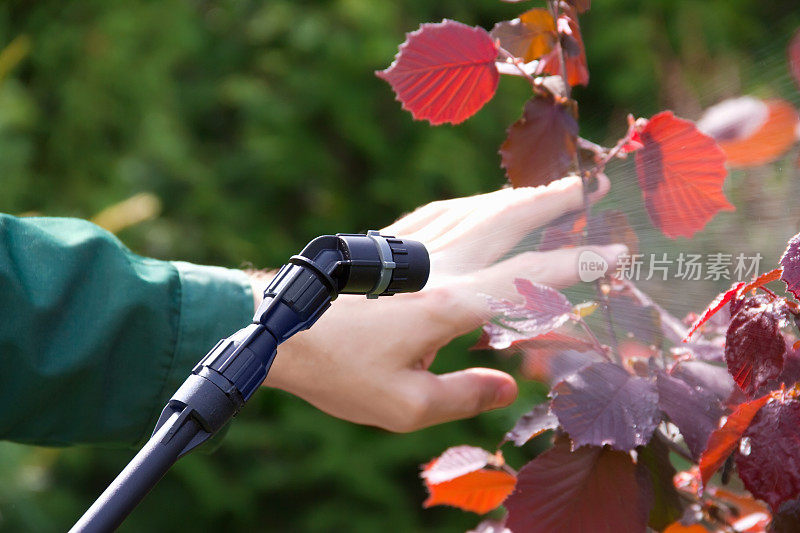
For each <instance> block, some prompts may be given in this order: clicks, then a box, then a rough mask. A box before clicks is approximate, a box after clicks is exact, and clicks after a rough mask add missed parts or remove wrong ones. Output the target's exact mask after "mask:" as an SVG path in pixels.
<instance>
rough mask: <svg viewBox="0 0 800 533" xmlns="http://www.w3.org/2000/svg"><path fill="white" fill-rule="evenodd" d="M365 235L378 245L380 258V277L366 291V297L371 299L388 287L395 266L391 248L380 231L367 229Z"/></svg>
mask: <svg viewBox="0 0 800 533" xmlns="http://www.w3.org/2000/svg"><path fill="white" fill-rule="evenodd" d="M367 236H368V237H370V238H371V239H372V240H373V241H375V244H376V245H377V246H378V256H379V257H380V258H381V277H380V279H378V283H376V284H375V286H374V287H373V288H372V290H370V291H369V292H368V293H367V298H369V299H373V298H377V297H378V295H380V294H382V293H383V291H385V290H386V289H387V288H388V287H389V283H391V282H392V270H394V269H395V267H396V266H397V265H396V264H395V262H394V261H392V259H394V257H393V256H392V249H391V247H390V246H389V243H388V242H386V239H385V238H384V237H383V236H382V235H381V232H380V231H376V230H374V229H373V230H369V231H368V232H367Z"/></svg>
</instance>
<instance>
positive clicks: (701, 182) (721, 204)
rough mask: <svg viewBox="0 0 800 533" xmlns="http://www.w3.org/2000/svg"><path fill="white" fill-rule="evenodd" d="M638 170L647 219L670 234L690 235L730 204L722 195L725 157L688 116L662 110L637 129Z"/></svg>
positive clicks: (677, 235) (729, 208) (673, 235)
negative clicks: (679, 115)
mask: <svg viewBox="0 0 800 533" xmlns="http://www.w3.org/2000/svg"><path fill="white" fill-rule="evenodd" d="M641 138H642V144H644V148H642V149H641V150H639V151H637V152H636V172H637V174H638V176H639V185H640V186H641V188H642V193H643V195H644V202H645V207H646V208H647V212H648V214H649V215H650V220H652V221H653V224H654V225H655V226H656V227H658V228H659V229H660V230H661V231H662V233H664V235H666V236H667V237H670V238H673V239H674V238H676V237H681V236H682V237H691V236H692V235H694V234H695V233H696V232H697V231H699V230H700V229H702V228H703V227H704V226H705V225H706V223H707V222H708V221H709V220H711V218H713V217H714V215H715V214H716V213H717V212H718V211H721V210H724V211H732V210H733V209H734V207H733V206H732V205H731V204H730V203H729V202H728V200H727V199H726V198H725V195H724V194H723V193H722V183H723V182H724V181H725V176H726V175H727V171H726V170H725V156H724V155H723V153H722V151H721V150H720V149H719V147H718V146H717V144H716V143H715V142H714V140H713V139H712V138H711V137H709V136H707V135H704V134H703V133H700V132H699V131H698V130H697V128H696V127H695V125H694V124H692V123H691V122H689V121H688V120H683V119H681V118H677V117H675V116H674V115H673V114H672V112H671V111H664V112H661V113H659V114H657V115H655V116H654V117H653V118H651V119H650V120H649V121H648V123H647V125H646V126H645V127H644V128H643V129H642V131H641Z"/></svg>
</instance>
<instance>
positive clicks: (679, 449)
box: [656, 428, 694, 464]
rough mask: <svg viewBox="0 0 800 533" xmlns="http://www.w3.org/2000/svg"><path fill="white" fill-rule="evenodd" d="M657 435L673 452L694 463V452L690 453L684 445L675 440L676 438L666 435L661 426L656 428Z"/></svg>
mask: <svg viewBox="0 0 800 533" xmlns="http://www.w3.org/2000/svg"><path fill="white" fill-rule="evenodd" d="M656 436H657V437H658V439H659V440H660V441H661V442H663V443H664V444H665V445H666V446H667V448H669V449H670V451H673V452H675V453H677V454H678V455H680V456H681V457H683V458H684V459H686V460H687V461H689V462H690V463H692V464H694V457H692V454H690V453H689V452H688V451H687V450H686V449H684V448H683V447H682V446H680V445H679V444H678V443H677V442H675V441H674V440H672V439H671V438H669V437H668V436H667V435H665V434H664V432H663V431H661V429H660V428H659V429H657V430H656Z"/></svg>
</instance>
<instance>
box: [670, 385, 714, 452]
mask: <svg viewBox="0 0 800 533" xmlns="http://www.w3.org/2000/svg"><path fill="white" fill-rule="evenodd" d="M657 383H658V406H659V407H660V408H661V410H662V411H664V412H665V413H666V414H667V416H668V417H669V418H670V420H671V421H672V423H673V424H675V425H676V426H678V429H679V430H680V431H681V435H683V440H685V441H686V445H687V446H688V447H689V451H691V452H692V456H694V458H695V460H699V459H700V455H702V453H703V450H705V448H706V443H707V442H708V437H709V435H711V433H712V432H713V431H714V430H715V429H717V427H718V426H719V419H720V417H721V416H722V415H723V414H724V411H723V409H722V406H721V405H720V403H719V400H718V399H717V397H716V395H715V394H714V393H713V392H711V391H708V390H704V389H701V388H695V387H692V386H691V385H689V384H688V383H686V382H685V381H682V380H680V379H677V378H674V377H671V376H669V375H667V374H664V373H659V374H658V379H657Z"/></svg>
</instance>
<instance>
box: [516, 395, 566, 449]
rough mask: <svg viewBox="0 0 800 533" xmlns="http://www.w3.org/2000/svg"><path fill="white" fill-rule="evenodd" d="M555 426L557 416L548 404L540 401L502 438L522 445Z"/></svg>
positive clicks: (556, 425) (556, 424)
mask: <svg viewBox="0 0 800 533" xmlns="http://www.w3.org/2000/svg"><path fill="white" fill-rule="evenodd" d="M557 427H558V418H556V415H554V414H553V413H552V412H551V411H550V405H549V404H547V403H542V404H539V405H537V406H536V407H534V408H533V410H532V411H531V412H529V413H526V414H524V415H522V416H521V417H520V419H519V420H517V423H516V424H515V425H514V428H513V429H512V430H511V431H509V432H508V433H506V436H505V438H504V440H505V441H511V442H513V443H514V444H516V445H517V446H522V445H523V444H525V443H526V442H528V441H529V440H531V439H532V438H533V437H535V436H537V435H541V434H542V433H544V432H545V431H547V430H549V429H555V428H557Z"/></svg>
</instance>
